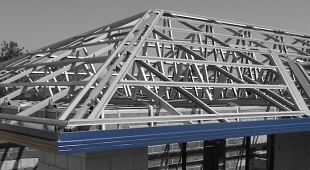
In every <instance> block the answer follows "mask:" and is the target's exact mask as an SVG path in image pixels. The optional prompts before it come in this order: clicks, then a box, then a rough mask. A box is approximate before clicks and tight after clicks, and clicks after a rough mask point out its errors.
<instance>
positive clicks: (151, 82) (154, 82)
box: [120, 80, 287, 89]
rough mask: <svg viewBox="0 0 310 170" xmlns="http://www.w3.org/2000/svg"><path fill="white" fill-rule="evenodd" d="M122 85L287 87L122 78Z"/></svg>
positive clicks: (281, 86)
mask: <svg viewBox="0 0 310 170" xmlns="http://www.w3.org/2000/svg"><path fill="white" fill-rule="evenodd" d="M120 85H131V86H167V87H216V88H218V87H221V88H249V89H250V88H257V89H286V88H287V86H286V85H268V84H238V83H201V82H172V81H171V82H169V81H131V80H122V81H120Z"/></svg>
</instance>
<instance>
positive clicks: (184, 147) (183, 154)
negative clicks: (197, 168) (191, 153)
mask: <svg viewBox="0 0 310 170" xmlns="http://www.w3.org/2000/svg"><path fill="white" fill-rule="evenodd" d="M186 145H187V142H183V143H182V144H181V150H182V151H181V152H182V170H186V162H187V159H186V158H187V153H186Z"/></svg>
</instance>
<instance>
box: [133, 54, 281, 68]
mask: <svg viewBox="0 0 310 170" xmlns="http://www.w3.org/2000/svg"><path fill="white" fill-rule="evenodd" d="M136 60H148V61H165V62H178V63H186V64H197V65H202V64H207V65H220V66H232V67H249V68H263V69H277V67H276V66H270V65H257V64H243V63H231V62H220V61H209V60H186V59H178V58H162V57H155V56H137V57H136Z"/></svg>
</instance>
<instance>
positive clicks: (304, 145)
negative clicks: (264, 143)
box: [274, 132, 310, 170]
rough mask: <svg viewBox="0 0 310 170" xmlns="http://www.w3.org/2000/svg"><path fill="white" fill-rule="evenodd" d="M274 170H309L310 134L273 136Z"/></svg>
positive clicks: (299, 133)
mask: <svg viewBox="0 0 310 170" xmlns="http://www.w3.org/2000/svg"><path fill="white" fill-rule="evenodd" d="M274 150H275V152H274V169H275V170H292V169H294V170H307V169H310V132H298V133H286V134H279V135H275V142H274Z"/></svg>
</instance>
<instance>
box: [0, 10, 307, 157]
mask: <svg viewBox="0 0 310 170" xmlns="http://www.w3.org/2000/svg"><path fill="white" fill-rule="evenodd" d="M309 57H310V38H309V36H307V35H303V34H300V33H294V32H291V31H283V30H278V29H273V28H267V27H261V26H255V25H249V24H243V23H236V22H231V21H224V20H221V19H215V18H207V17H202V16H195V15H190V14H184V13H179V12H174V11H166V10H149V11H146V12H143V13H140V14H137V15H135V16H132V17H129V18H126V19H124V20H121V21H118V22H115V23H112V24H109V25H106V26H103V27H100V28H97V29H94V30H91V31H89V32H86V33H83V34H80V35H78V36H74V37H72V38H69V39H66V40H63V41H61V42H58V43H55V44H52V45H49V46H46V47H43V48H41V49H38V50H36V51H33V52H30V53H27V54H25V55H22V56H19V57H17V58H14V59H12V60H9V61H6V62H4V63H0V88H6V89H7V92H8V94H7V95H5V96H3V97H1V98H0V104H1V106H0V108H1V114H0V119H1V120H2V124H1V125H3V126H13V127H16V128H21V129H23V128H25V129H28V130H29V131H31V130H32V129H33V133H35V134H37V133H39V134H40V133H41V132H45V131H46V132H49V133H53V134H54V138H53V139H47V140H51V141H58V140H62V138H66V137H64V136H65V135H67V134H68V135H69V134H71V133H74V134H76V133H81V134H82V133H83V134H84V133H97V132H93V131H92V130H97V131H98V133H99V132H100V134H101V133H102V134H105V133H110V132H109V131H110V130H113V132H116V131H117V130H120V129H134V130H137V131H140V130H142V129H143V130H145V133H148V132H147V129H148V128H150V127H156V128H159V127H160V126H177V127H178V128H180V129H182V128H183V126H185V125H190V126H193V127H194V126H195V127H196V124H210V128H213V126H214V127H215V126H216V127H218V126H219V127H220V126H226V124H225V125H224V124H222V123H223V122H227V124H229V125H233V126H238V125H240V128H241V127H242V126H243V123H244V121H246V122H249V124H251V123H253V125H255V122H257V121H259V122H265V121H266V122H268V121H269V120H274V119H284V118H285V119H291V121H295V120H296V121H299V119H295V118H297V117H299V118H303V117H307V116H309V115H310V112H309V109H308V101H309V100H308V98H309V94H308V92H307V90H306V89H307V87H308V86H309V84H310V83H309V82H310V81H309V78H308V72H309V71H308V67H307V66H308V65H310V64H309V63H308V58H309ZM14 109H15V110H16V111H13V112H14V114H13V113H11V112H12V110H14ZM15 112H17V113H15ZM274 121H275V122H276V121H278V120H274ZM279 121H280V120H279ZM282 122H283V121H282ZM213 124H214V125H213ZM215 124H216V125H215ZM262 124H264V123H262ZM186 127H187V126H186ZM206 127H207V126H206ZM208 127H209V126H208ZM163 129H164V128H163ZM168 129H169V128H168ZM168 129H167V130H168ZM115 130H116V131H115ZM0 131H6V130H5V129H3V130H2V129H1V128H0ZM82 131H83V132H82ZM5 133H10V132H5ZM17 133H20V132H17ZM236 133H237V131H236ZM238 133H239V131H238ZM262 133H263V132H262V131H261V132H260V133H259V134H262ZM266 133H268V134H270V133H269V132H267V131H266ZM273 133H276V131H274V132H273ZM14 134H15V132H14ZM55 134H59V135H56V137H55ZM25 135H26V136H29V135H30V134H25ZM201 135H202V134H201ZM247 135H248V134H246V136H247ZM252 135H255V134H252ZM13 136H14V135H13ZM30 136H31V135H30ZM69 136H70V135H69ZM202 136H203V135H202ZM224 136H225V135H224ZM58 137H60V138H59V139H58ZM17 138H18V137H11V138H9V139H7V138H5V137H3V135H2V139H4V140H8V141H15V142H16V141H17V143H18V141H19V140H18V139H17ZM30 138H31V137H30ZM34 138H35V139H37V138H40V139H41V138H42V136H40V135H39V136H36V135H34ZM43 138H44V137H43ZM98 138H100V136H98ZM202 138H204V137H202ZM44 140H45V139H44ZM174 141H175V140H174ZM165 142H168V141H165ZM19 144H23V145H29V143H27V142H25V143H23V142H19ZM30 145H31V146H35V147H37V148H40V149H42V147H40V145H35V144H34V143H32V144H30ZM102 145H105V144H102ZM54 146H56V145H53V148H52V149H44V147H43V150H48V151H52V152H57V151H56V150H58V149H59V148H60V147H65V146H62V143H61V142H58V147H59V148H58V147H56V148H55V147H54ZM118 146H119V147H121V146H120V145H118ZM79 147H82V145H79ZM87 147H89V146H87ZM94 148H97V149H102V148H104V146H100V147H94ZM113 148H114V147H113ZM65 150H66V151H61V152H64V153H66V152H70V151H67V150H70V149H65ZM73 150H75V151H86V150H87V151H89V150H92V149H89V150H88V149H86V150H83V149H73ZM72 152H73V151H72Z"/></svg>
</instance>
